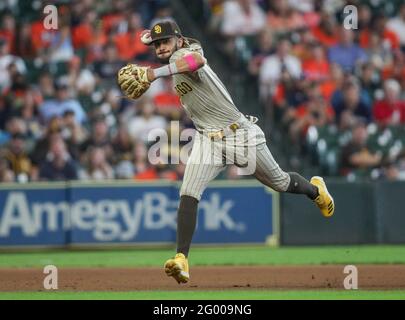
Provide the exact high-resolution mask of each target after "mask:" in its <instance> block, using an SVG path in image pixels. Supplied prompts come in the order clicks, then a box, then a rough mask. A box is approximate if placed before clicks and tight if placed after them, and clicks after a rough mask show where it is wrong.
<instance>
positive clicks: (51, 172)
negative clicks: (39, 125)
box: [39, 135, 78, 181]
mask: <svg viewBox="0 0 405 320" xmlns="http://www.w3.org/2000/svg"><path fill="white" fill-rule="evenodd" d="M39 178H40V179H41V180H47V181H60V180H62V181H63V180H75V179H77V178H78V169H77V166H76V163H75V162H74V161H73V160H72V158H71V156H70V154H69V152H68V151H67V149H66V144H65V142H64V141H63V139H62V138H61V137H60V136H57V135H56V136H53V137H52V140H51V141H50V145H49V150H48V153H47V155H46V160H45V161H44V162H43V163H42V165H41V167H40V170H39Z"/></svg>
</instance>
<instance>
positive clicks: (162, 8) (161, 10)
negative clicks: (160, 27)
mask: <svg viewBox="0 0 405 320" xmlns="http://www.w3.org/2000/svg"><path fill="white" fill-rule="evenodd" d="M167 20H169V21H174V18H173V12H172V8H171V7H170V5H169V4H168V3H167V2H166V1H161V4H159V5H158V6H157V9H156V12H155V15H154V17H153V19H152V20H151V22H150V23H149V26H150V27H152V26H154V25H155V24H156V23H158V22H160V21H167Z"/></svg>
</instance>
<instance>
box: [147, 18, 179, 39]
mask: <svg viewBox="0 0 405 320" xmlns="http://www.w3.org/2000/svg"><path fill="white" fill-rule="evenodd" d="M150 36H151V38H152V42H151V43H150V44H152V43H153V42H155V41H157V40H162V39H168V38H171V37H182V36H183V35H182V34H181V31H180V28H179V26H178V25H177V23H176V22H174V21H169V20H166V21H161V22H158V23H156V24H155V25H154V26H153V27H152V29H151V31H150Z"/></svg>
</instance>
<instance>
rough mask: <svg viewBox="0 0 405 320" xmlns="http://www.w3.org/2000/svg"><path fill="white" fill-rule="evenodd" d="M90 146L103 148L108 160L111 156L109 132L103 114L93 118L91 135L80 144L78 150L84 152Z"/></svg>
mask: <svg viewBox="0 0 405 320" xmlns="http://www.w3.org/2000/svg"><path fill="white" fill-rule="evenodd" d="M90 147H99V148H102V149H104V153H105V156H106V158H107V159H108V160H110V159H111V158H112V157H113V148H112V146H111V139H110V132H109V128H108V124H107V122H106V119H105V117H104V116H98V117H96V118H95V119H94V121H93V123H92V132H91V136H90V137H89V138H88V139H87V140H85V141H84V142H83V143H82V144H81V146H80V150H81V151H82V152H85V151H87V150H88V149H89V148H90Z"/></svg>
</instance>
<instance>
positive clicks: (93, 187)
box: [0, 180, 405, 247]
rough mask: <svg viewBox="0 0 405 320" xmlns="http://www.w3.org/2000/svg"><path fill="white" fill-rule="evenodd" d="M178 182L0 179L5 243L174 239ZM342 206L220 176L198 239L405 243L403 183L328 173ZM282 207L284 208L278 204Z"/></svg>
mask: <svg viewBox="0 0 405 320" xmlns="http://www.w3.org/2000/svg"><path fill="white" fill-rule="evenodd" d="M179 186H180V185H179V184H178V183H174V182H159V183H134V182H128V181H125V182H122V181H113V182H103V183H97V184H94V183H93V184H91V183H81V182H71V183H33V184H0V246H1V247H16V246H24V247H25V246H83V245H86V246H87V245H105V244H114V245H122V244H142V245H144V244H156V245H159V244H174V243H175V239H176V210H177V207H178V199H179V195H178V193H179ZM328 188H329V190H330V192H331V193H332V194H333V196H334V198H335V205H336V211H335V215H334V216H333V217H332V218H328V219H327V218H324V217H323V216H322V215H321V214H320V213H319V211H318V209H317V208H316V207H315V205H314V203H312V202H311V201H308V199H307V198H306V197H305V196H299V195H292V194H281V196H280V195H279V194H278V193H275V192H273V191H271V190H270V189H268V188H265V187H263V186H262V185H261V184H260V183H258V182H255V181H245V180H243V181H224V182H223V181H214V182H213V183H211V184H210V187H209V188H208V189H207V190H206V192H205V194H204V196H203V198H202V200H201V202H200V205H199V216H198V225H197V231H196V233H195V236H194V239H193V243H195V244H232V243H239V244H241V243H258V244H259V243H270V244H278V243H281V244H282V245H324V244H325V245H328V244H329V245H338V244H342V245H346V244H378V243H389V244H393V243H405V209H404V208H403V207H402V201H401V200H402V199H403V198H405V183H404V182H395V183H394V182H377V183H361V182H356V183H350V184H349V183H347V182H334V181H330V180H328ZM279 208H280V209H281V211H280V210H279Z"/></svg>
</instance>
